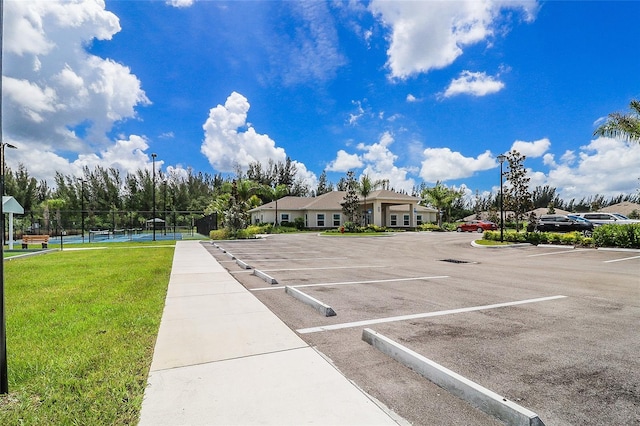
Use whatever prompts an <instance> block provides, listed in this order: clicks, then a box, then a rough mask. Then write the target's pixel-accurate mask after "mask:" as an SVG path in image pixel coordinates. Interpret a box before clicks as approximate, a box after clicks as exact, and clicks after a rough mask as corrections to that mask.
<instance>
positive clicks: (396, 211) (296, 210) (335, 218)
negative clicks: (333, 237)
mask: <svg viewBox="0 0 640 426" xmlns="http://www.w3.org/2000/svg"><path fill="white" fill-rule="evenodd" d="M346 194H347V193H346V191H331V192H327V193H326V194H322V195H320V196H318V197H283V198H281V199H279V200H278V201H277V202H276V201H272V202H270V203H267V204H263V205H262V206H259V207H256V208H254V209H251V210H249V213H250V214H251V223H253V224H257V223H275V222H276V215H277V219H278V220H277V222H278V223H286V222H293V221H295V220H296V218H302V219H304V223H305V227H307V228H312V229H322V228H337V227H340V226H342V225H344V223H345V222H346V220H347V219H346V217H345V215H344V214H343V213H342V203H343V202H344V197H345V195H346ZM418 202H420V198H418V197H412V196H409V195H404V194H399V193H397V192H394V191H388V190H378V191H373V192H371V194H369V195H368V196H367V199H366V204H364V203H365V200H364V198H362V197H360V211H359V218H360V221H359V225H365V224H373V225H377V226H386V227H388V228H415V227H416V226H418V225H421V224H423V223H432V222H437V220H438V219H437V214H438V211H437V210H436V209H432V208H428V207H424V206H420V205H418ZM276 210H277V212H276Z"/></svg>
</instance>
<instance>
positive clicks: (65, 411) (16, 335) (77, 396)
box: [0, 241, 174, 426]
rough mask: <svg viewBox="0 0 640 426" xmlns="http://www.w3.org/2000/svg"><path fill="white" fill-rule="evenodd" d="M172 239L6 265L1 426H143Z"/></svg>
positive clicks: (66, 252) (55, 254)
mask: <svg viewBox="0 0 640 426" xmlns="http://www.w3.org/2000/svg"><path fill="white" fill-rule="evenodd" d="M173 244H174V242H173V241H164V242H153V243H146V244H145V243H141V244H136V243H123V244H118V243H110V244H105V246H104V247H103V248H100V249H96V247H91V248H92V250H64V251H53V252H49V253H46V254H42V255H38V256H30V257H24V258H20V259H12V260H10V261H5V306H6V310H5V312H6V324H7V353H8V357H7V358H8V370H9V371H8V374H9V395H4V396H0V425H7V426H8V425H45V424H46V425H125V424H136V423H137V421H138V418H139V414H140V407H141V404H142V397H143V394H144V388H145V386H146V380H147V374H148V371H149V366H150V365H151V358H152V355H153V348H154V344H155V339H156V335H157V331H158V327H159V324H160V318H161V316H162V309H163V306H164V300H165V295H166V291H167V286H168V283H169V275H170V273H171V262H172V259H173V252H174V250H173Z"/></svg>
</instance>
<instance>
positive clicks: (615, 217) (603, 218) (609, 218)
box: [572, 212, 640, 225]
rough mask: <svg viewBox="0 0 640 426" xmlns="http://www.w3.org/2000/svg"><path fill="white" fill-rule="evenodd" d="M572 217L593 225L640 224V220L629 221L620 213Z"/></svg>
mask: <svg viewBox="0 0 640 426" xmlns="http://www.w3.org/2000/svg"><path fill="white" fill-rule="evenodd" d="M572 215H573V216H578V217H582V218H584V219H587V220H588V221H589V222H592V223H593V224H594V225H604V224H607V223H615V224H618V225H625V224H629V223H640V220H635V219H629V218H628V217H626V216H625V215H622V214H620V213H604V212H591V213H572Z"/></svg>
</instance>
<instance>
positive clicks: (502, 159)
mask: <svg viewBox="0 0 640 426" xmlns="http://www.w3.org/2000/svg"><path fill="white" fill-rule="evenodd" d="M506 158H507V157H506V156H505V155H504V154H500V155H498V161H499V162H500V242H501V243H503V242H504V204H503V199H504V192H503V190H502V176H503V173H502V164H503V163H504V160H506Z"/></svg>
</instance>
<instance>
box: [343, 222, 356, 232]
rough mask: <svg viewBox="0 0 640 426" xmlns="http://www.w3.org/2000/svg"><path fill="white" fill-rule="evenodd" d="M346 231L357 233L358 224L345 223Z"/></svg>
mask: <svg viewBox="0 0 640 426" xmlns="http://www.w3.org/2000/svg"><path fill="white" fill-rule="evenodd" d="M344 229H345V230H346V231H347V232H356V229H357V226H356V224H355V223H353V222H345V223H344Z"/></svg>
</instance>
